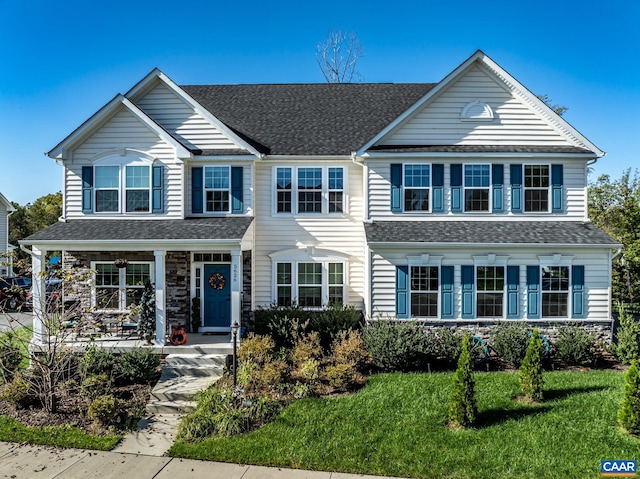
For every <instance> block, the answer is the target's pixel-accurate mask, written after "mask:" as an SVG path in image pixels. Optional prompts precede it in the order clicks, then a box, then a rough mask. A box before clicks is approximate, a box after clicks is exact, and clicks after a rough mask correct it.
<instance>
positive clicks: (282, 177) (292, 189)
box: [275, 167, 345, 214]
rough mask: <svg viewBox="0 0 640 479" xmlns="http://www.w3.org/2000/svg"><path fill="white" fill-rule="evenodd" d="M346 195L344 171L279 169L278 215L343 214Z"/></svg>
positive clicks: (314, 168)
mask: <svg viewBox="0 0 640 479" xmlns="http://www.w3.org/2000/svg"><path fill="white" fill-rule="evenodd" d="M344 196H345V195H344V169H343V168H340V167H330V168H327V167H297V168H293V167H278V168H276V169H275V212H276V213H295V214H298V213H300V214H308V213H313V214H319V213H343V212H344Z"/></svg>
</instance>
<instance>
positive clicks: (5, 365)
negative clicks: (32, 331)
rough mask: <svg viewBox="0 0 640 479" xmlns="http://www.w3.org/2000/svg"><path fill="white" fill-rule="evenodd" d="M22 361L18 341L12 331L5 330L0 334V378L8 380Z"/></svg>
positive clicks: (3, 380)
mask: <svg viewBox="0 0 640 479" xmlns="http://www.w3.org/2000/svg"><path fill="white" fill-rule="evenodd" d="M21 361H22V353H21V352H20V343H19V342H18V338H17V337H16V335H15V334H14V333H13V331H7V332H6V333H4V334H3V335H1V336H0V379H2V382H9V381H11V380H12V379H13V376H14V374H15V372H16V371H17V370H18V367H19V366H20V362H21Z"/></svg>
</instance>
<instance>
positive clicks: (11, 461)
mask: <svg viewBox="0 0 640 479" xmlns="http://www.w3.org/2000/svg"><path fill="white" fill-rule="evenodd" d="M93 477H95V478H100V479H110V478H113V479H122V478H131V479H175V478H177V477H179V478H181V479H205V478H206V479H212V478H213V479H215V478H221V479H271V478H273V479H276V478H281V479H357V478H361V479H376V478H377V479H380V476H362V475H358V474H344V473H337V472H318V471H304V470H301V469H283V468H278V467H262V466H247V465H240V464H227V463H220V462H208V461H194V460H191V459H177V458H170V457H154V456H144V455H140V454H124V453H117V452H99V451H84V450H80V449H58V448H54V447H46V446H28V445H20V444H13V443H6V442H0V479H5V478H7V479H8V478H10V479H54V478H68V479H87V478H93Z"/></svg>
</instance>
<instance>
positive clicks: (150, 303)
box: [138, 281, 156, 344]
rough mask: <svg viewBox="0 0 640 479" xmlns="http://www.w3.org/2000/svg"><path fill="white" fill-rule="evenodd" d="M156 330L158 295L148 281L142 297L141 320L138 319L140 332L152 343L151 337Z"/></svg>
mask: <svg viewBox="0 0 640 479" xmlns="http://www.w3.org/2000/svg"><path fill="white" fill-rule="evenodd" d="M155 332H156V297H155V293H154V291H153V288H152V287H151V283H150V282H149V281H147V283H146V284H145V285H144V292H143V293H142V297H141V298H140V320H139V321H138V334H140V336H142V337H143V338H144V339H146V340H147V343H149V344H151V339H152V338H153V336H154V334H155Z"/></svg>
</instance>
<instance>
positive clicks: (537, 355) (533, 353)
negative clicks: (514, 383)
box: [518, 328, 544, 402]
mask: <svg viewBox="0 0 640 479" xmlns="http://www.w3.org/2000/svg"><path fill="white" fill-rule="evenodd" d="M542 347H543V346H542V338H541V337H540V333H539V332H538V328H533V333H532V334H531V338H530V339H529V345H528V346H527V352H526V353H525V355H524V359H523V361H522V365H521V366H520V370H519V371H518V380H519V381H520V387H521V388H522V392H523V394H524V395H525V397H527V398H528V399H530V400H531V401H534V402H541V401H542V396H543V392H542V388H543V385H544V378H543V376H542V351H543V349H542Z"/></svg>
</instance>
